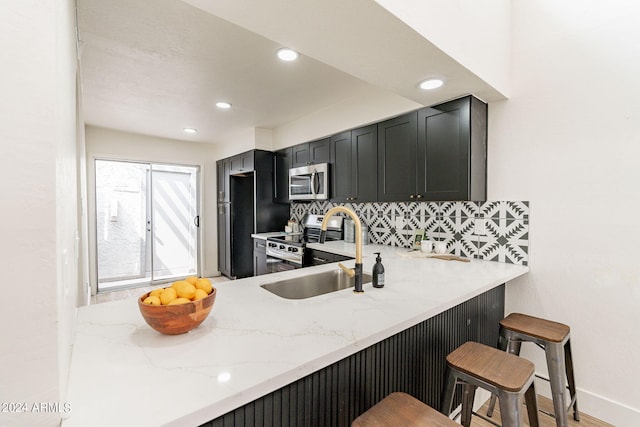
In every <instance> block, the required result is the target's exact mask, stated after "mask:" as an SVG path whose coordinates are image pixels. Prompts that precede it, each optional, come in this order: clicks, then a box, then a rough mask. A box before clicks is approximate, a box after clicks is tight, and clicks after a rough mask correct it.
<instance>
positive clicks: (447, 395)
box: [440, 366, 456, 417]
mask: <svg viewBox="0 0 640 427" xmlns="http://www.w3.org/2000/svg"><path fill="white" fill-rule="evenodd" d="M455 391H456V376H455V375H454V374H453V372H452V371H451V368H449V367H448V366H447V373H446V376H445V379H444V389H443V390H442V404H441V405H440V412H442V413H443V414H445V415H446V416H447V417H448V416H449V414H450V413H451V405H452V404H453V396H454V393H455Z"/></svg>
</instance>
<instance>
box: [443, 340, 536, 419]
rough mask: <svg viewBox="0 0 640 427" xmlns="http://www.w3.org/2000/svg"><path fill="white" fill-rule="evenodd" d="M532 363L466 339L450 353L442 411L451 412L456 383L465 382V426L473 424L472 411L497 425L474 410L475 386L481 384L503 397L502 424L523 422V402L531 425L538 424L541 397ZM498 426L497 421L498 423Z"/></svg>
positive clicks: (501, 400) (463, 411) (501, 406)
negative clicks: (537, 393) (535, 382)
mask: <svg viewBox="0 0 640 427" xmlns="http://www.w3.org/2000/svg"><path fill="white" fill-rule="evenodd" d="M534 372H535V367H534V366H533V363H531V362H530V361H528V360H525V359H522V358H520V357H518V356H514V355H512V354H509V353H505V352H503V351H500V350H498V349H496V348H493V347H489V346H486V345H484V344H480V343H477V342H472V341H469V342H466V343H464V344H462V345H461V346H460V347H458V348H457V349H455V350H454V351H452V352H451V353H449V355H448V356H447V373H446V378H445V383H444V391H443V393H442V407H441V408H440V409H441V412H442V413H443V414H445V415H449V414H450V413H451V406H452V404H453V397H454V395H455V388H456V385H457V384H459V383H461V384H462V385H463V394H462V419H461V424H462V425H463V426H465V427H469V426H470V425H471V416H472V415H473V414H475V415H477V416H479V417H481V418H483V419H484V420H486V421H489V422H490V423H492V424H495V423H494V422H493V420H490V419H487V418H485V417H484V416H482V415H480V414H477V413H474V412H473V398H474V397H475V393H476V388H477V387H481V388H483V389H485V390H488V391H490V392H491V393H493V394H496V395H497V396H498V398H499V399H500V415H501V417H502V426H503V427H519V426H522V425H524V424H523V419H522V418H523V414H522V402H523V398H524V400H525V401H526V405H527V414H528V418H529V425H530V426H531V427H538V425H539V422H538V400H537V396H536V389H535V384H534V382H533V379H534ZM496 425H497V424H496Z"/></svg>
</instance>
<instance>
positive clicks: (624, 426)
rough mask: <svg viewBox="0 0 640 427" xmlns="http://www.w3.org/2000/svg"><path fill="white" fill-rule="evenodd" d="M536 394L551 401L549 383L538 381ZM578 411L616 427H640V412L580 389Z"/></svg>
mask: <svg viewBox="0 0 640 427" xmlns="http://www.w3.org/2000/svg"><path fill="white" fill-rule="evenodd" d="M536 392H537V393H538V394H539V395H542V396H545V397H548V398H549V399H551V389H550V388H549V383H548V382H546V381H542V380H539V379H536ZM578 410H579V411H580V412H584V413H585V414H589V415H591V416H592V417H595V418H597V419H599V420H601V421H604V422H606V423H609V424H611V425H614V426H616V427H637V426H640V410H638V409H636V408H632V407H630V406H628V405H625V404H623V403H620V402H616V401H614V400H611V399H608V398H606V397H604V396H600V395H599V394H596V393H593V392H590V391H588V390H584V389H581V388H580V387H578Z"/></svg>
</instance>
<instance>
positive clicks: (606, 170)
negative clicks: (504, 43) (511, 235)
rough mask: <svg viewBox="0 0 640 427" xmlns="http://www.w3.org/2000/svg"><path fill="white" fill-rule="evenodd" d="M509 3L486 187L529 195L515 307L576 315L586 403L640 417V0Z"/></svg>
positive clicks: (512, 289) (638, 420) (622, 418)
mask: <svg viewBox="0 0 640 427" xmlns="http://www.w3.org/2000/svg"><path fill="white" fill-rule="evenodd" d="M512 5H513V6H512V7H513V17H512V19H513V22H512V23H513V35H512V46H513V52H512V56H513V64H512V77H513V80H512V91H511V95H512V96H511V98H510V100H508V101H504V102H500V103H495V104H491V105H490V106H489V171H488V173H489V183H488V188H489V198H490V199H506V200H530V201H531V224H530V231H531V235H530V243H531V246H530V248H531V253H530V256H531V258H530V261H531V273H530V274H529V275H528V277H525V278H523V279H520V280H518V281H516V282H515V283H513V284H511V285H510V286H508V292H507V311H508V312H509V311H521V312H526V313H531V314H533V315H539V316H542V317H546V318H550V319H555V320H557V321H560V322H564V323H567V324H569V325H570V326H571V327H572V330H571V337H572V346H573V352H574V361H575V364H576V376H577V386H578V388H579V399H580V400H581V402H580V408H581V409H582V410H584V411H585V412H587V413H589V414H592V415H594V416H596V417H598V418H601V419H603V420H605V421H607V422H610V423H612V424H614V425H617V426H630V427H631V426H638V425H640V388H639V387H638V384H637V380H638V378H640V365H638V364H637V363H636V362H637V357H638V354H640V332H638V326H637V323H638V320H637V319H638V313H640V261H639V260H640V250H639V246H638V242H639V241H640V221H638V218H637V217H638V212H639V211H640V187H639V183H640V160H639V159H640V102H639V100H640V83H639V81H638V76H640V44H639V43H638V41H639V40H640V26H638V22H640V6H637V3H636V2H632V1H622V0H615V1H608V2H601V1H595V0H590V1H585V0H572V1H563V2H557V1H555V0H538V1H529V2H521V1H514V2H513V3H512ZM525 350H526V351H525V352H524V353H523V354H524V355H526V356H528V357H533V358H534V359H535V360H536V363H537V365H538V367H541V366H544V359H543V358H542V357H541V356H542V352H541V351H539V350H537V349H534V348H532V347H529V348H528V349H525ZM540 370H541V371H543V372H546V369H544V368H541V369H540Z"/></svg>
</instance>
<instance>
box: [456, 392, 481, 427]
mask: <svg viewBox="0 0 640 427" xmlns="http://www.w3.org/2000/svg"><path fill="white" fill-rule="evenodd" d="M476 388H477V387H476V386H474V385H472V384H467V383H465V384H464V385H463V388H462V418H461V420H460V424H462V425H463V426H464V427H470V426H471V415H472V414H473V399H474V398H475V396H476Z"/></svg>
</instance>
